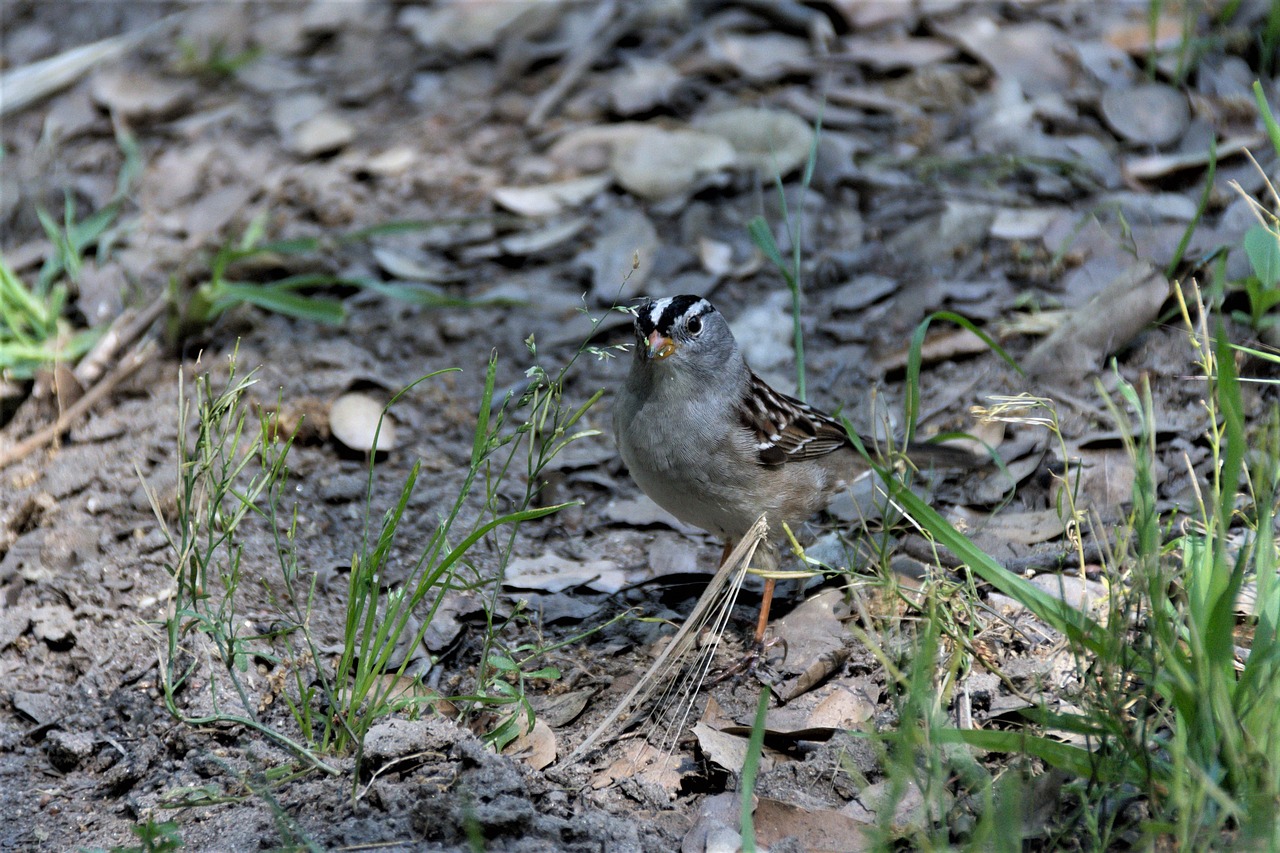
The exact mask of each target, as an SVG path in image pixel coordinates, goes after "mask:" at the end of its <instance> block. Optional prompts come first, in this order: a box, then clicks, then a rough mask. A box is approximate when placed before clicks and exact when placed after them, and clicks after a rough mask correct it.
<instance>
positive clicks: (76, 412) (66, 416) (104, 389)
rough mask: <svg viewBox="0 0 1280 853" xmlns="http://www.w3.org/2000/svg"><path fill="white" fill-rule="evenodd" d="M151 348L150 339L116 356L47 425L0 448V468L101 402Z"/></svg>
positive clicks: (53, 436) (46, 441)
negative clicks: (111, 366)
mask: <svg viewBox="0 0 1280 853" xmlns="http://www.w3.org/2000/svg"><path fill="white" fill-rule="evenodd" d="M155 352H156V345H155V342H154V341H150V340H147V341H143V342H141V343H139V344H138V345H137V346H135V347H134V348H133V349H131V350H130V351H129V353H128V354H127V355H126V356H125V357H124V358H123V359H121V360H120V363H119V364H118V365H116V367H115V369H114V370H112V371H111V372H110V373H108V374H107V375H106V376H104V377H103V378H102V379H101V380H100V381H99V382H98V384H97V385H95V386H93V387H92V388H90V389H89V390H88V391H86V392H85V395H84V396H83V397H81V398H80V399H79V400H77V401H76V402H75V403H74V404H72V405H71V406H70V407H68V408H67V410H66V411H64V412H63V413H62V414H60V415H59V416H58V419H57V420H55V421H54V422H53V423H51V424H49V425H48V426H47V427H44V428H43V429H39V430H37V431H36V432H34V433H32V434H31V435H30V436H28V437H27V438H24V439H23V440H22V441H19V442H18V443H17V444H15V445H13V446H12V447H10V448H9V449H8V450H5V451H3V452H0V469H4V468H7V467H9V466H10V465H12V464H13V463H15V462H17V461H18V460H20V459H25V458H26V457H27V456H29V455H30V454H32V453H34V452H35V451H37V450H39V449H40V448H41V447H44V446H45V445H46V444H49V443H51V442H52V441H54V440H55V439H56V438H57V437H58V436H60V435H62V433H64V432H66V431H67V430H68V429H69V428H70V427H71V425H72V424H74V423H75V422H76V421H78V420H80V418H82V417H84V416H85V415H86V414H88V412H89V410H90V409H92V408H93V407H94V406H96V405H97V404H98V403H99V402H101V401H102V398H103V397H106V396H107V395H108V394H110V393H111V392H112V391H113V390H114V389H115V387H116V386H117V385H119V384H120V383H121V382H123V381H124V380H126V379H128V378H129V377H130V376H132V375H133V373H134V372H135V371H136V370H137V369H138V368H139V367H142V365H144V364H146V363H147V361H148V360H149V359H150V358H151V357H152V356H153V355H155Z"/></svg>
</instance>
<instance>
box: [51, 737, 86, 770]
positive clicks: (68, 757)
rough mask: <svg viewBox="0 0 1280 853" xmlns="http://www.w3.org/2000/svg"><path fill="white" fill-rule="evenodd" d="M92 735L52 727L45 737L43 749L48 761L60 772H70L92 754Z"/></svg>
mask: <svg viewBox="0 0 1280 853" xmlns="http://www.w3.org/2000/svg"><path fill="white" fill-rule="evenodd" d="M93 749H94V741H93V736H92V735H89V734H86V733H85V732H64V731H62V730H61V729H54V730H53V731H51V732H49V736H48V737H47V738H45V750H46V752H47V753H48V755H49V763H50V764H52V765H53V767H54V769H55V770H57V771H58V772H60V773H70V772H71V771H72V770H75V769H76V768H77V767H79V766H80V764H81V762H83V761H84V760H85V759H86V758H88V757H89V756H91V755H93Z"/></svg>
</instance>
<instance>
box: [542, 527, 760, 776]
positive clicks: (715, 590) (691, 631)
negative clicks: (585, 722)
mask: <svg viewBox="0 0 1280 853" xmlns="http://www.w3.org/2000/svg"><path fill="white" fill-rule="evenodd" d="M768 529H769V527H768V523H767V521H766V520H765V517H764V516H763V515H762V516H760V518H758V519H757V520H756V523H755V524H753V525H752V526H751V529H750V530H748V531H747V535H746V536H744V537H742V540H741V541H740V542H738V545H737V547H735V548H734V549H733V552H732V553H731V554H730V555H729V557H728V559H726V560H725V561H724V562H723V564H722V565H721V566H720V569H719V571H717V572H716V574H715V576H714V577H713V578H712V579H711V581H710V582H709V583H708V584H707V589H706V591H705V592H703V593H702V596H701V597H700V598H699V599H698V603H697V604H695V605H694V607H693V610H692V611H691V612H690V613H689V616H688V618H687V619H685V620H684V624H683V625H681V626H680V630H679V631H677V632H676V633H675V636H673V637H672V638H671V642H669V643H667V647H666V648H665V649H663V650H662V654H660V655H658V658H657V660H655V661H654V662H653V664H652V665H650V667H649V669H648V670H646V671H645V674H644V675H642V676H641V677H640V679H639V680H638V681H637V682H636V685H635V687H632V688H631V690H630V691H629V692H628V693H627V695H626V696H624V697H622V701H621V702H619V703H618V705H617V707H616V708H614V709H613V711H611V712H610V713H609V715H608V716H607V717H605V718H604V722H602V723H600V725H599V726H597V727H596V728H595V730H594V731H592V732H591V734H589V735H587V738H586V740H584V741H583V742H582V743H581V744H579V745H578V748H577V749H575V750H574V751H573V752H572V753H571V754H570V755H569V757H568V758H567V759H565V763H566V764H572V763H573V762H575V761H577V760H578V759H579V758H581V757H582V756H583V755H584V754H585V753H586V752H587V751H588V750H589V749H591V747H592V746H594V745H595V743H596V741H598V740H600V738H601V737H602V736H603V735H604V733H605V732H606V731H608V729H609V727H610V726H612V725H613V724H614V723H615V722H617V721H618V719H619V718H621V717H622V715H623V714H625V713H627V712H628V711H630V710H631V709H632V708H634V707H636V706H637V705H640V704H641V703H643V702H644V701H645V700H646V699H648V698H649V697H650V696H651V695H653V692H654V691H655V690H656V689H657V687H658V683H659V675H660V674H661V673H662V672H663V671H664V670H665V669H666V668H667V665H668V662H669V661H672V662H673V661H678V660H679V659H680V658H681V657H683V656H684V653H685V652H687V651H688V650H689V649H690V648H691V647H692V646H693V644H694V642H695V641H696V640H697V631H698V629H700V628H701V627H702V625H703V622H704V617H705V616H706V615H707V613H708V611H710V610H711V609H712V606H713V605H714V604H715V602H716V601H717V599H718V598H719V595H720V592H721V591H722V590H723V589H724V588H725V587H726V586H727V585H728V584H729V583H730V580H731V578H733V577H734V576H736V577H737V578H738V579H739V580H740V579H741V577H742V576H744V575H745V574H746V569H747V567H748V566H750V564H751V560H752V558H753V557H754V556H755V553H756V549H757V548H758V547H759V546H760V543H761V542H763V541H764V539H765V535H766V532H767V531H768Z"/></svg>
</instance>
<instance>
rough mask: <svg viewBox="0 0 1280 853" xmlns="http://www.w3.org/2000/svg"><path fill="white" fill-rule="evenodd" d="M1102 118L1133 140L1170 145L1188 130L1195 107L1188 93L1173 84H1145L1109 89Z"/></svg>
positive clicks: (1112, 127) (1145, 143)
mask: <svg viewBox="0 0 1280 853" xmlns="http://www.w3.org/2000/svg"><path fill="white" fill-rule="evenodd" d="M1102 117H1103V118H1105V119H1106V120H1107V124H1108V125H1109V126H1110V127H1111V129H1112V130H1114V131H1115V132H1116V133H1117V134H1119V135H1120V136H1121V137H1123V138H1124V139H1127V140H1128V141H1130V142H1136V143H1139V144H1141V145H1168V144H1169V143H1171V142H1174V141H1176V140H1178V139H1180V138H1182V135H1183V134H1184V133H1185V132H1186V130H1187V125H1188V124H1189V123H1190V121H1191V107H1190V106H1189V105H1188V104H1187V98H1186V96H1185V95H1183V94H1182V93H1181V92H1179V91H1178V90H1177V89H1175V88H1173V87H1172V86H1167V85H1165V84H1164V83H1143V84H1141V85H1138V86H1134V87H1132V88H1129V89H1108V90H1107V92H1106V94H1104V95H1103V96H1102Z"/></svg>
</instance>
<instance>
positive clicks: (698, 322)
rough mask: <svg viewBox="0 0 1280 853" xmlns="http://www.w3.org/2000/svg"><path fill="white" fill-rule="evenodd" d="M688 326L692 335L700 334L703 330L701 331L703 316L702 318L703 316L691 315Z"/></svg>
mask: <svg viewBox="0 0 1280 853" xmlns="http://www.w3.org/2000/svg"><path fill="white" fill-rule="evenodd" d="M686 328H687V329H688V330H689V334H691V335H696V334H698V333H699V332H701V331H702V318H701V317H690V318H689V322H688V324H687V325H686Z"/></svg>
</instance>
